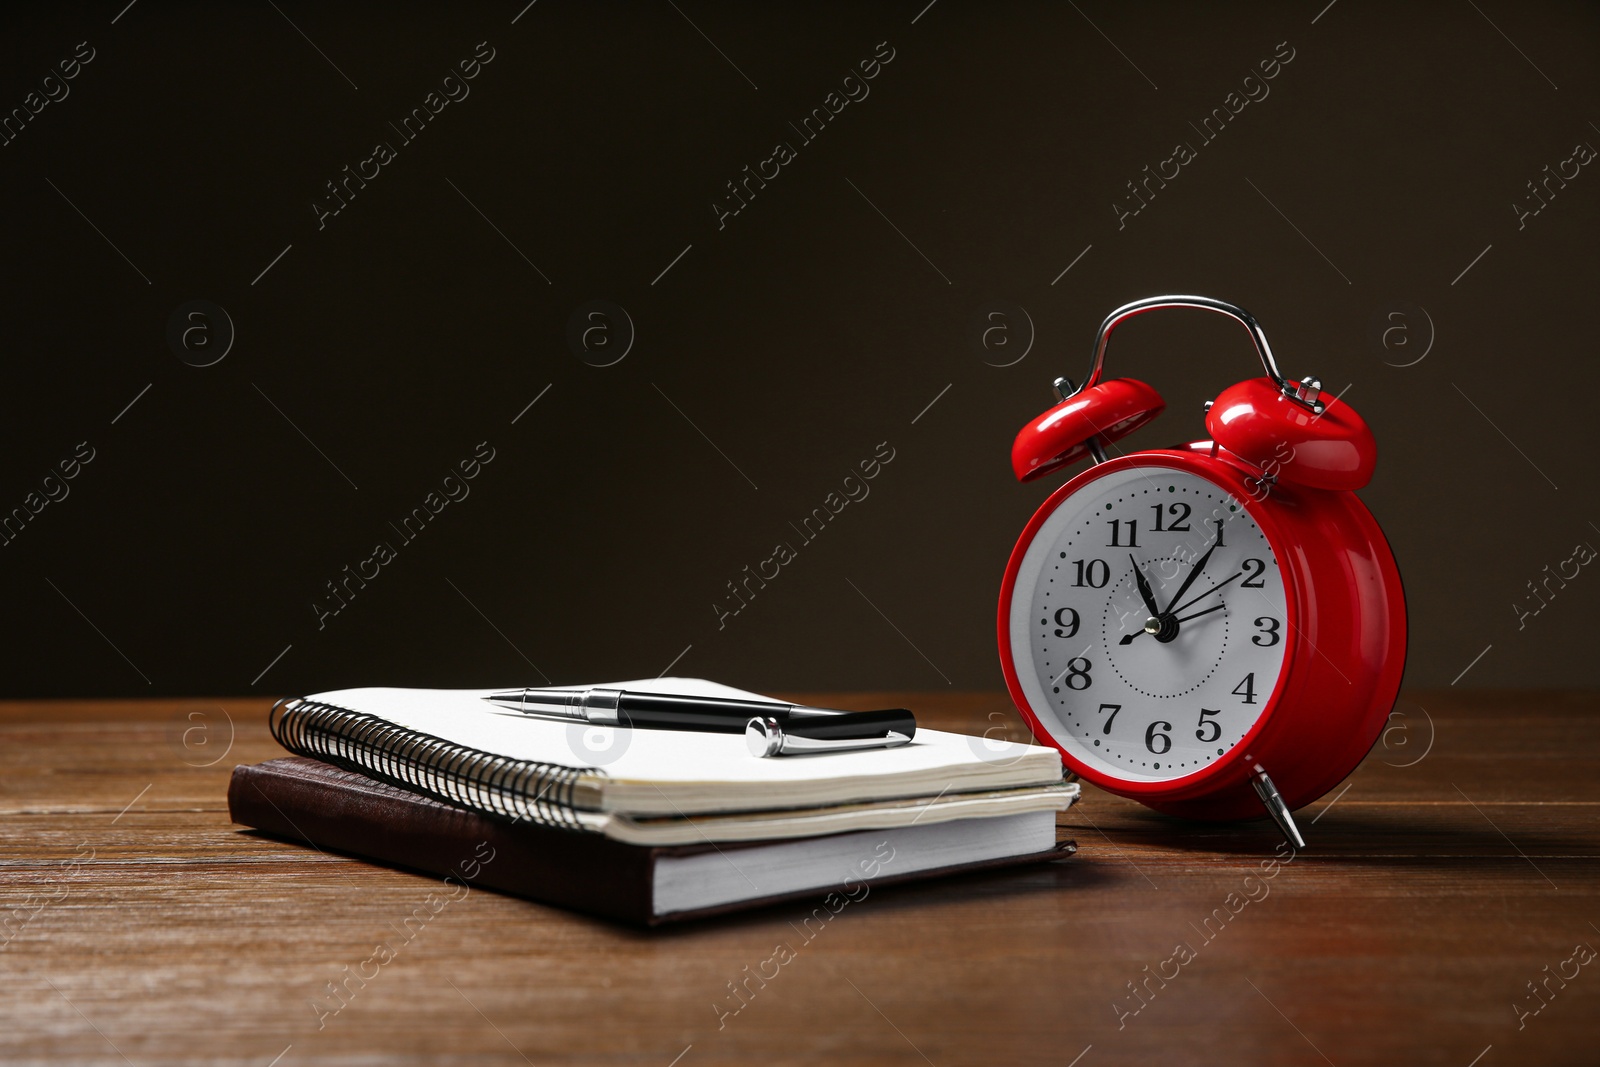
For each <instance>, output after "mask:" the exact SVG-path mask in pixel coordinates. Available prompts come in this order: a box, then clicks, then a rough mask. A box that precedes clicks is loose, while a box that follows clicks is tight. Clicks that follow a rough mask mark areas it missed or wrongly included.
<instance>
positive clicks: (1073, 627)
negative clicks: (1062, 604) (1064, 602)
mask: <svg viewBox="0 0 1600 1067" xmlns="http://www.w3.org/2000/svg"><path fill="white" fill-rule="evenodd" d="M1063 615H1071V616H1072V621H1071V622H1068V621H1067V620H1066V619H1064V618H1062V616H1063ZM1062 627H1065V629H1063V628H1062ZM1077 632H1078V613H1077V612H1076V611H1074V610H1073V609H1072V608H1060V609H1058V610H1057V611H1056V636H1057V637H1072V636H1074V635H1075V634H1077Z"/></svg>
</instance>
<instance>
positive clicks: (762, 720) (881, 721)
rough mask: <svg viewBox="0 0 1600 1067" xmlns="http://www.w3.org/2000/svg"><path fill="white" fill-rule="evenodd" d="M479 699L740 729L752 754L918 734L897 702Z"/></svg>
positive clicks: (626, 722) (570, 713) (616, 696)
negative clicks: (871, 706) (845, 705)
mask: <svg viewBox="0 0 1600 1067" xmlns="http://www.w3.org/2000/svg"><path fill="white" fill-rule="evenodd" d="M483 699H485V700H487V701H489V702H490V703H491V704H494V705H497V706H498V707H502V708H509V709H511V710H512V711H518V712H521V713H522V714H524V715H532V716H536V717H539V718H549V719H558V720H562V721H566V722H580V723H588V724H591V725H594V726H630V727H635V728H642V729H649V730H698V731H704V732H707V733H724V734H744V735H745V740H746V742H747V743H748V745H749V746H750V751H751V753H752V754H754V755H758V756H788V755H797V754H800V753H810V752H839V751H845V750H848V749H856V748H893V747H895V746H897V745H904V744H906V743H908V742H909V741H910V740H911V739H912V738H913V737H915V736H916V733H917V721H916V718H915V716H913V715H912V714H911V712H909V711H907V710H906V709H904V708H889V709H886V710H882V711H839V710H837V709H834V708H810V707H805V706H804V705H801V704H785V703H781V702H778V701H768V700H730V699H727V698H725V697H702V696H686V695H681V694H675V693H647V692H638V691H629V690H623V689H604V688H594V689H513V690H511V691H509V692H505V693H495V694H492V695H490V696H486V697H484V698H483Z"/></svg>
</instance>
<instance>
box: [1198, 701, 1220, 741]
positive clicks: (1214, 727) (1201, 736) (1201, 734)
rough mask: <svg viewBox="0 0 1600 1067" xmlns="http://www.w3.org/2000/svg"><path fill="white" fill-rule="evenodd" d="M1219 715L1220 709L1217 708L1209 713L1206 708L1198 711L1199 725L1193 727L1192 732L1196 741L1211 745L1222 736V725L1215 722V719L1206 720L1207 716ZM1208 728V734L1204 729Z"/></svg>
mask: <svg viewBox="0 0 1600 1067" xmlns="http://www.w3.org/2000/svg"><path fill="white" fill-rule="evenodd" d="M1221 714H1222V709H1221V708H1218V709H1217V710H1216V711H1211V710H1209V709H1207V708H1201V709H1200V725H1199V726H1197V727H1195V731H1194V736H1195V738H1196V739H1197V740H1199V741H1203V742H1204V743H1206V744H1208V745H1209V744H1211V742H1213V741H1215V740H1216V739H1217V738H1219V737H1221V736H1222V724H1221V723H1220V722H1217V721H1216V720H1215V719H1208V718H1206V716H1207V715H1221ZM1208 726H1209V727H1211V732H1210V733H1209V734H1208V733H1206V727H1208Z"/></svg>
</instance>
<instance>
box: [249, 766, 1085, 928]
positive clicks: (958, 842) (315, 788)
mask: <svg viewBox="0 0 1600 1067" xmlns="http://www.w3.org/2000/svg"><path fill="white" fill-rule="evenodd" d="M228 812H229V814H230V816H231V817H232V819H233V821H234V822H236V823H240V824H242V825H245V826H249V827H253V828H255V829H257V830H260V831H263V832H265V833H268V834H271V835H273V836H275V837H280V838H284V839H286V840H290V841H296V842H306V843H310V844H313V845H315V846H316V847H318V848H322V849H329V850H333V851H337V852H344V853H349V854H351V855H356V856H361V857H364V858H367V859H371V860H376V861H377V862H380V863H384V864H389V865H392V866H397V867H405V868H410V869H413V870H418V871H425V872H429V873H431V874H436V875H444V876H446V877H447V878H448V879H451V880H453V881H454V882H456V883H461V884H465V885H468V886H479V887H485V888H490V889H497V890H501V891H504V892H507V893H511V894H514V895H516V896H520V897H526V898H528V899H530V900H535V901H538V902H540V903H544V904H554V905H558V906H561V907H567V908H572V909H574V910H577V911H583V912H589V913H591V914H594V915H599V916H603V917H605V918H609V919H615V920H619V921H621V922H625V923H632V924H636V925H643V926H656V925H659V924H661V923H666V922H677V921H682V920H685V919H698V918H703V917H706V916H711V915H718V914H723V913H726V912H731V911H738V910H743V909H746V908H754V907H758V906H761V905H766V904H773V903H778V902H780V901H789V900H809V899H827V898H829V897H830V895H831V896H835V897H837V898H838V899H839V900H848V899H860V897H861V896H862V895H864V894H865V892H867V891H868V888H876V887H878V886H883V885H891V884H895V883H898V882H905V881H911V880H915V879H921V878H935V877H939V876H941V875H947V874H957V873H964V872H967V871H974V870H983V869H990V868H999V867H1011V866H1017V865H1021V864H1029V863H1040V862H1044V861H1048V860H1054V859H1060V858H1063V857H1066V856H1070V855H1071V854H1072V853H1073V852H1074V851H1075V848H1074V846H1073V844H1072V843H1071V842H1057V841H1056V835H1055V812H1053V811H1030V812H1024V813H1021V814H1015V815H1003V816H998V817H990V818H974V819H962V820H955V821H949V822H939V823H930V824H925V825H920V826H918V825H912V826H902V827H894V828H890V829H883V830H864V831H857V832H851V833H841V834H831V835H827V836H822V837H806V838H791V839H787V840H781V841H765V842H760V841H757V842H725V843H723V844H721V845H716V846H713V845H711V844H700V845H674V846H642V845H633V844H627V843H624V842H621V841H617V840H615V839H613V838H610V837H607V836H605V835H603V834H599V833H586V832H582V831H577V830H569V829H562V828H559V827H555V826H545V825H539V824H536V823H533V822H529V821H513V820H511V819H507V818H501V817H496V816H491V815H486V814H481V813H479V812H475V811H472V810H469V809H467V808H463V807H457V806H455V805H452V804H446V803H443V802H442V801H438V800H434V799H432V798H430V797H426V796H422V795H420V794H418V793H414V792H410V791H408V790H405V789H401V788H399V787H396V786H393V785H389V784H387V783H384V782H380V781H376V780H374V779H371V778H368V777H366V776H364V775H360V774H356V773H354V772H352V771H348V770H343V769H340V768H338V767H334V766H331V765H329V764H326V763H322V762H319V761H317V760H311V759H305V758H301V757H293V758H285V759H275V760H268V761H267V762H265V763H259V764H254V765H243V766H239V767H236V768H234V772H233V779H232V781H231V782H230V783H229V785H228Z"/></svg>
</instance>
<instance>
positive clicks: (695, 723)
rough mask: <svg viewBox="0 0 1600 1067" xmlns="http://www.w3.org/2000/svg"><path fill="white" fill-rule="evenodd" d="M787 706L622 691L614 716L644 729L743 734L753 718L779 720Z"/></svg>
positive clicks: (624, 724) (626, 724)
mask: <svg viewBox="0 0 1600 1067" xmlns="http://www.w3.org/2000/svg"><path fill="white" fill-rule="evenodd" d="M789 707H790V705H786V704H774V703H771V702H769V701H758V700H727V699H723V698H720V697H716V698H713V697H689V696H675V695H673V694H670V693H635V692H625V693H623V694H622V696H621V698H620V699H619V700H618V701H617V719H618V722H619V724H620V725H623V726H633V727H640V728H643V729H647V730H650V729H655V730H701V731H705V732H707V733H718V734H742V733H744V727H745V723H747V722H749V721H750V720H751V719H752V718H754V717H756V716H768V715H773V714H774V713H776V714H777V716H778V717H779V718H780V719H781V718H783V717H784V716H785V715H786V714H787V713H788V709H789Z"/></svg>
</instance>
